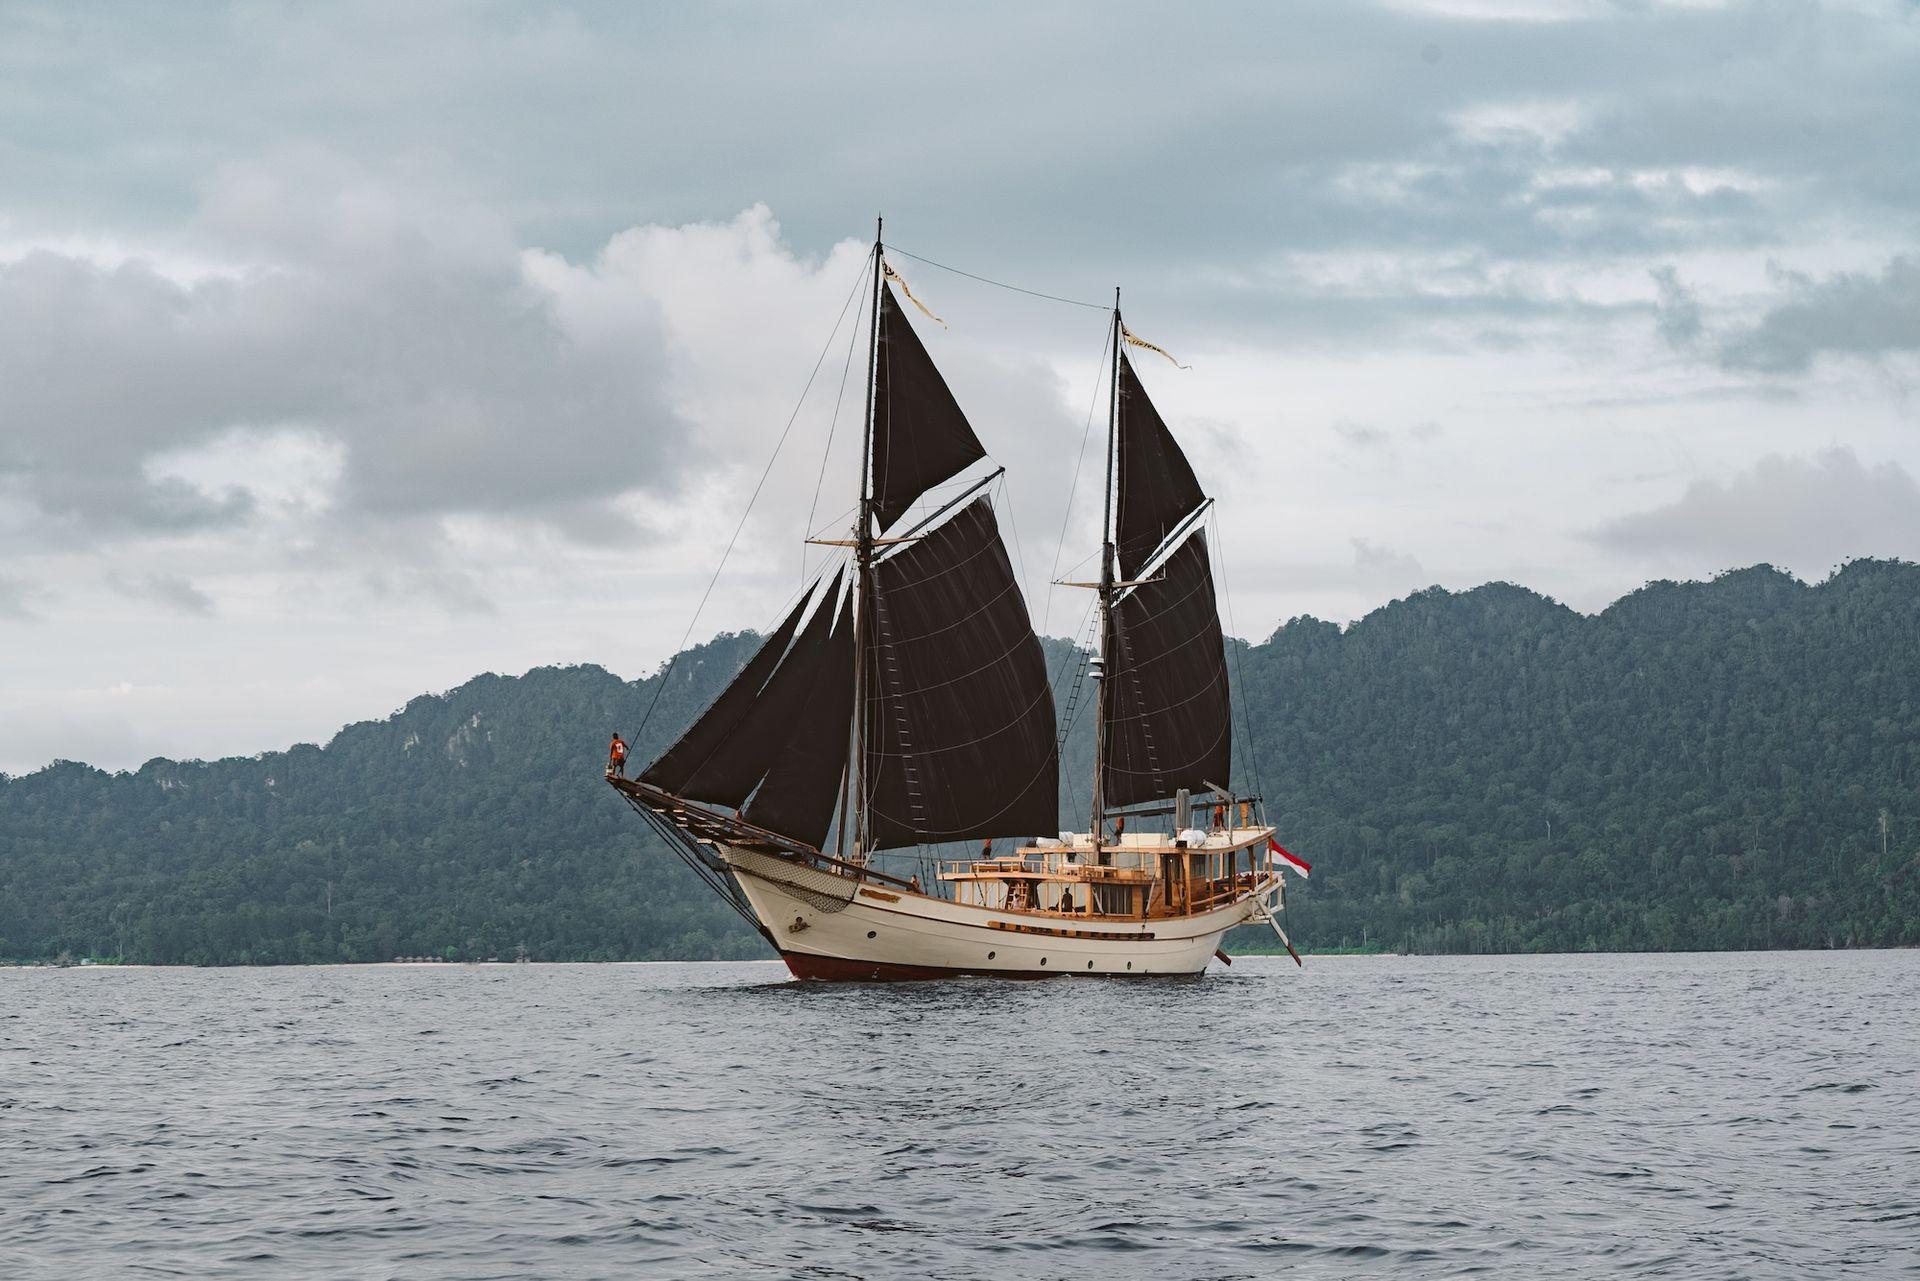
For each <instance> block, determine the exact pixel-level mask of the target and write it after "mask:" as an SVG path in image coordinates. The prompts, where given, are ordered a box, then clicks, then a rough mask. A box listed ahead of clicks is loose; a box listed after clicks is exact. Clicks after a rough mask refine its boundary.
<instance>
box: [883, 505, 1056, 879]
mask: <svg viewBox="0 0 1920 1281" xmlns="http://www.w3.org/2000/svg"><path fill="white" fill-rule="evenodd" d="M873 583H874V588H873V609H872V614H871V621H870V626H871V627H872V631H871V632H870V633H869V640H870V643H869V645H868V647H867V674H866V689H867V717H868V719H867V737H866V741H867V762H866V783H865V791H866V793H867V798H868V804H869V806H870V817H869V827H868V831H869V835H870V840H869V844H870V846H871V847H872V848H875V849H895V848H898V847H900V846H904V845H918V844H923V843H933V842H937V841H955V840H966V839H974V840H977V839H980V838H982V837H991V836H1032V835H1036V834H1039V833H1042V832H1049V831H1052V830H1053V829H1054V827H1055V824H1056V823H1057V821H1058V788H1059V773H1060V762H1059V758H1058V754H1057V752H1056V749H1055V741H1054V719H1053V695H1052V692H1051V690H1050V689H1049V686H1048V683H1047V668H1046V660H1045V657H1044V656H1043V655H1042V653H1041V649H1040V642H1039V640H1038V639H1036V638H1035V636H1034V634H1033V623H1032V620H1031V619H1029V618H1028V616H1027V606H1026V602H1025V600H1023V599H1022V598H1021V595H1020V588H1019V586H1018V584H1016V583H1015V581H1014V577H1013V567H1012V566H1011V565H1010V564H1009V563H1008V561H1007V551H1006V547H1005V545H1004V544H1003V543H1002V542H1001V541H1000V530H999V526H998V525H997V524H996V522H995V521H994V518H993V507H992V505H991V504H990V503H989V502H988V501H987V500H986V499H985V498H981V499H978V500H976V501H974V502H972V503H970V504H968V505H967V506H966V507H964V508H962V509H961V510H960V512H959V513H958V514H956V515H955V516H954V517H953V519H952V520H950V521H948V522H947V523H946V524H944V525H941V526H939V527H938V528H937V529H935V530H934V531H933V532H931V533H929V534H928V535H927V536H926V537H925V538H922V539H920V540H919V541H917V542H914V543H912V544H909V545H907V546H906V547H905V549H904V550H902V551H900V552H897V553H895V554H893V555H891V556H888V557H887V558H886V559H885V560H882V561H880V562H879V563H878V564H876V565H875V566H874V570H873Z"/></svg>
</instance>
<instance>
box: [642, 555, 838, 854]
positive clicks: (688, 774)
mask: <svg viewBox="0 0 1920 1281" xmlns="http://www.w3.org/2000/svg"><path fill="white" fill-rule="evenodd" d="M841 577H842V574H835V575H834V577H833V579H832V580H831V581H830V582H829V583H828V584H826V586H825V590H824V591H822V590H821V589H820V587H819V586H818V585H816V587H815V589H814V591H812V592H810V593H808V594H807V595H806V596H803V597H802V598H801V601H800V603H799V604H798V605H796V606H795V607H794V609H793V612H792V613H790V614H789V615H787V617H786V619H785V620H784V621H782V622H781V624H780V626H779V627H777V628H775V629H774V632H773V635H772V636H770V637H768V639H767V643H766V644H765V645H763V646H761V647H760V650H759V652H758V653H756V654H755V655H754V656H753V658H752V659H750V660H749V661H748V663H747V665H746V666H745V667H744V668H742V669H741V671H740V674H739V675H738V676H736V677H734V679H733V683H732V684H730V685H728V686H727V689H726V691H725V692H724V693H722V694H721V695H720V697H719V698H718V699H716V700H715V701H714V703H713V705H712V706H711V707H709V708H708V709H707V711H706V713H705V714H704V715H702V716H701V717H700V719H699V720H697V721H695V722H694V723H693V725H692V726H691V727H690V728H689V729H688V730H687V732H686V733H685V734H683V735H681V736H680V741H679V742H677V743H675V744H674V745H673V746H672V747H670V748H668V749H667V750H666V752H665V753H664V754H662V755H661V757H660V758H659V759H658V760H656V761H655V762H654V763H653V764H651V765H649V766H648V767H647V768H646V770H645V772H643V773H642V774H641V775H640V779H641V781H642V782H644V783H650V784H652V785H653V786H654V787H657V788H659V789H660V790H661V791H664V792H671V793H672V794H674V795H675V796H683V797H686V798H688V799H689V800H696V801H706V802H708V803H709V804H713V805H731V806H739V805H742V804H744V803H745V802H746V799H747V797H748V796H750V795H752V794H753V791H754V789H755V788H756V787H758V786H759V785H760V782H761V780H762V779H763V778H765V777H767V773H768V771H769V770H770V769H772V768H773V766H774V763H775V758H776V757H777V756H778V755H779V754H780V752H781V749H782V748H783V747H785V745H786V743H787V741H788V738H789V736H790V735H791V734H792V733H793V732H794V731H795V729H796V727H797V724H798V718H799V716H800V715H801V713H802V711H803V709H805V707H806V705H807V704H808V702H809V701H810V700H811V698H812V696H813V693H814V689H815V686H816V685H818V684H821V683H823V682H825V681H829V680H830V679H831V677H830V676H829V675H828V670H829V668H830V667H831V666H832V664H833V662H834V661H835V659H836V657H837V656H839V655H841V654H842V653H843V652H846V651H847V649H848V647H850V645H851V639H850V638H851V635H852V628H851V626H850V625H849V626H845V627H839V628H836V626H835V623H836V620H837V619H838V618H839V616H840V614H841V613H843V612H844V611H843V610H838V609H836V608H835V602H836V600H837V598H838V595H839V592H840V580H841ZM809 605H812V607H813V617H812V618H810V619H808V620H807V625H806V627H805V629H804V630H802V631H801V632H800V635H799V637H798V639H793V640H791V643H789V640H790V638H792V637H793V634H794V630H795V628H796V627H798V626H799V622H800V619H801V618H802V617H803V616H804V615H805V613H806V610H807V608H808V606H809ZM841 632H844V633H845V636H844V637H842V638H840V639H841V640H842V642H843V643H841V644H836V643H835V642H836V633H841ZM839 661H841V662H843V663H845V664H846V665H847V666H849V667H850V666H851V661H850V660H848V659H844V658H842V659H840V660H839ZM843 706H844V704H843ZM844 725H845V720H844V718H843V720H842V726H843V727H844ZM845 756H846V749H845V746H844V744H843V745H842V747H841V759H842V761H844V760H845ZM838 783H839V775H838V774H837V773H836V774H835V775H834V784H835V785H836V786H837V785H838ZM829 790H831V789H829ZM776 830H777V829H776Z"/></svg>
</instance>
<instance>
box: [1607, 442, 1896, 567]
mask: <svg viewBox="0 0 1920 1281" xmlns="http://www.w3.org/2000/svg"><path fill="white" fill-rule="evenodd" d="M1589 537H1590V538H1591V539H1592V540H1593V541H1595V542H1597V543H1599V544H1600V545H1602V546H1604V547H1606V548H1609V549H1610V550H1612V551H1615V552H1619V553H1623V554H1627V555H1634V556H1646V557H1652V558H1655V559H1657V560H1664V561H1670V562H1671V561H1680V562H1684V563H1687V564H1690V565H1693V566H1696V567H1706V568H1713V569H1722V568H1727V567H1731V566H1738V565H1750V564H1753V563H1754V562H1756V561H1766V562H1769V563H1771V564H1775V565H1780V566H1784V567H1787V568H1790V569H1793V570H1795V571H1797V572H1799V573H1801V574H1802V575H1809V574H1811V575H1820V574H1824V573H1825V572H1826V571H1828V570H1830V569H1832V568H1833V567H1834V566H1836V565H1838V564H1840V563H1842V562H1844V561H1846V560H1848V559H1851V558H1853V557H1859V556H1892V557H1902V558H1905V559H1909V560H1911V559H1916V558H1920V485H1916V484H1915V482H1914V478H1913V476H1912V474H1911V473H1909V472H1908V471H1907V470H1906V468H1904V467H1902V466H1901V465H1900V464H1899V463H1896V462H1884V463H1879V464H1876V465H1873V466H1867V465H1865V464H1863V463H1862V462H1861V461H1860V459H1859V458H1858V457H1857V456H1856V455H1855V453H1854V451H1853V450H1851V449H1846V448H1835V449H1827V450H1823V451H1821V452H1820V453H1818V454H1814V455H1812V456H1810V457H1792V456H1785V455H1780V454H1769V455H1767V456H1766V457H1764V458H1762V459H1760V461H1759V462H1757V463H1755V464H1754V465H1753V466H1752V467H1751V468H1748V469H1747V470H1745V471H1742V472H1740V473H1738V474H1737V475H1735V476H1733V477H1731V478H1730V479H1727V480H1704V479H1703V480H1696V481H1694V482H1692V483H1691V484H1690V485H1688V486H1687V489H1686V492H1685V493H1684V494H1682V495H1681V496H1680V497H1679V498H1678V499H1676V500H1674V501H1673V502H1671V503H1666V504H1663V505H1661V506H1659V507H1655V508H1652V509H1650V510H1647V511H1642V512H1635V513H1631V514H1629V515H1626V516H1621V517H1618V518H1616V519H1614V520H1612V521H1609V522H1608V523H1606V524H1605V525H1603V526H1601V527H1600V528H1598V529H1597V530H1594V531H1593V532H1592V533H1591V534H1590V535H1589Z"/></svg>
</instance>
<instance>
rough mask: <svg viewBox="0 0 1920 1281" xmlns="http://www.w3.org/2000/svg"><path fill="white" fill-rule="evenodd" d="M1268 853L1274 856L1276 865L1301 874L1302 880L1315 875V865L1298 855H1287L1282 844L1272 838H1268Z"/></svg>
mask: <svg viewBox="0 0 1920 1281" xmlns="http://www.w3.org/2000/svg"><path fill="white" fill-rule="evenodd" d="M1267 853H1268V854H1269V855H1271V856H1272V858H1273V861H1274V862H1275V863H1276V864H1278V865H1279V866H1281V867H1287V868H1291V869H1293V870H1294V871H1296V872H1298V873H1300V875H1301V877H1302V878H1305V877H1308V876H1311V875H1313V864H1311V863H1309V862H1307V860H1305V859H1303V858H1301V857H1300V856H1299V855H1298V854H1289V853H1287V851H1286V850H1285V849H1284V848H1283V847H1282V846H1281V844H1280V842H1278V841H1276V840H1274V839H1273V838H1272V837H1271V836H1269V837H1268V838H1267Z"/></svg>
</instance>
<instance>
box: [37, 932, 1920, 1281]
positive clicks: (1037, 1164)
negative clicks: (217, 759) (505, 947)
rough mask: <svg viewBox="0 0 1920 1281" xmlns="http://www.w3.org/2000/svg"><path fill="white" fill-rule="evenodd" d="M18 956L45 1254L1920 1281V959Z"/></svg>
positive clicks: (181, 1272) (714, 1273)
mask: <svg viewBox="0 0 1920 1281" xmlns="http://www.w3.org/2000/svg"><path fill="white" fill-rule="evenodd" d="M783 974H784V971H782V970H780V969H778V968H777V967H776V966H774V965H771V964H731V965H649V966H495V967H472V968H468V967H452V966H442V967H415V968H409V967H391V968H337V969H336V968H329V969H278V970H199V971H192V970H122V971H109V970H64V971H54V970H35V971H24V970H16V971H0V1275H4V1276H7V1277H61V1276H74V1277H104V1276H189V1277H202V1276H227V1277H248V1278H252V1277H263V1276H296V1275H297V1276H321V1275H325V1276H351V1277H389V1276H391V1277H408V1278H420V1277H461V1278H469V1277H629V1276H670V1277H788V1276H806V1277H914V1278H922V1279H925V1278H947V1277H954V1278H975V1277H1023V1278H1024V1277H1099V1278H1104V1279H1111V1278H1114V1277H1133V1276H1153V1277H1262V1278H1267V1277H1272V1276H1275V1275H1280V1274H1285V1275H1289V1276H1294V1277H1316V1276H1336V1275H1337V1276H1346V1275H1353V1274H1372V1275H1385V1276H1419V1277H1430V1276H1453V1275H1465V1274H1471V1273H1480V1274H1487V1275H1495V1276H1516V1277H1560V1276H1567V1277H1572V1276H1611V1275H1639V1276H1675V1277H1688V1278H1697V1277H1758V1276H1781V1277H1795V1278H1806V1277H1834V1276H1853V1275H1857V1276H1862V1277H1888V1276H1895V1275H1900V1274H1909V1275H1920V1015H1917V1014H1916V1009H1917V1008H1920V1002H1917V1001H1916V995H1917V994H1920V954H1915V953H1887V952H1881V953H1853V954H1841V955H1834V954H1818V955H1815V954H1779V953H1775V954H1765V955H1721V956H1660V957H1653V956H1599V957H1568V956H1560V957H1532V958H1449V959H1432V958H1429V959H1403V958H1393V957H1382V958H1309V960H1308V963H1307V968H1306V970H1304V971H1296V970H1295V969H1294V968H1293V966H1292V965H1291V964H1290V963H1288V962H1285V961H1284V960H1283V961H1270V960H1265V959H1254V958H1248V959H1243V960H1242V961H1241V962H1239V963H1238V964H1237V965H1235V966H1234V968H1233V969H1232V970H1230V971H1227V972H1224V973H1222V972H1215V973H1213V974H1211V975H1209V976H1207V977H1206V978H1204V979H1201V980H1198V981H1156V982H1151V983H1133V984H1125V983H1113V982H1102V981H1098V980H1094V981H1085V980H1073V979H1068V980H1061V981H1055V982H1051V983H1044V984H1009V985H999V984H993V983H989V982H985V981H965V982H956V983H948V984H938V985H922V986H900V987H877V986H876V987H866V986H860V987H801V986H798V985H795V984H791V983H787V982H783V981H782V977H783Z"/></svg>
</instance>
